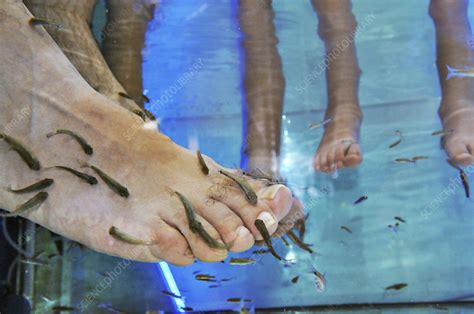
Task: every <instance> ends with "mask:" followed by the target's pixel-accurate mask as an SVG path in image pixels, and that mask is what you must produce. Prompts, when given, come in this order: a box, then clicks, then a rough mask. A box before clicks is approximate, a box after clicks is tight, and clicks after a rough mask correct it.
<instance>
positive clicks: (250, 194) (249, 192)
mask: <svg viewBox="0 0 474 314" xmlns="http://www.w3.org/2000/svg"><path fill="white" fill-rule="evenodd" d="M219 172H220V173H221V174H223V175H225V176H226V177H228V178H230V179H232V180H233V181H234V182H235V183H237V185H238V186H239V187H240V189H241V190H242V191H243V192H244V194H245V197H246V198H247V200H248V201H249V203H250V204H252V205H257V201H258V197H257V194H256V193H255V191H254V190H253V189H252V187H251V186H250V184H249V183H248V182H247V181H246V180H244V179H242V178H241V177H239V176H237V175H235V174H233V173H230V172H227V171H225V170H219Z"/></svg>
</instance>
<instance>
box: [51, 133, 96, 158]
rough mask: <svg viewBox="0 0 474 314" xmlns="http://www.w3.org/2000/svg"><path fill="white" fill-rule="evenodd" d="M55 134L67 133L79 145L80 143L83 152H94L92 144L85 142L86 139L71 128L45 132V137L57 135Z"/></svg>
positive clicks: (89, 153)
mask: <svg viewBox="0 0 474 314" xmlns="http://www.w3.org/2000/svg"><path fill="white" fill-rule="evenodd" d="M57 134H67V135H69V136H72V137H73V138H74V139H75V140H76V141H77V142H78V143H79V145H81V147H82V150H83V151H84V153H86V154H87V155H92V154H93V153H94V149H93V148H92V146H90V145H89V143H87V141H86V140H85V139H84V138H83V137H82V136H80V135H77V134H76V133H74V132H73V131H71V130H66V129H59V130H56V131H54V132H51V133H48V134H46V137H47V138H51V137H52V136H54V135H57Z"/></svg>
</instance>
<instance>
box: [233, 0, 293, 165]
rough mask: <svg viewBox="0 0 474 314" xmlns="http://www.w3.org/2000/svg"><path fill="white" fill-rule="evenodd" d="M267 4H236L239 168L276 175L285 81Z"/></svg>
mask: <svg viewBox="0 0 474 314" xmlns="http://www.w3.org/2000/svg"><path fill="white" fill-rule="evenodd" d="M273 16H274V13H273V9H272V1H271V0H259V1H255V0H240V1H239V21H240V27H241V30H242V33H243V43H242V46H243V53H244V63H245V73H244V88H245V105H244V112H245V113H244V116H245V118H244V119H245V125H244V133H245V139H244V141H245V142H244V144H243V147H242V149H243V153H244V155H245V157H244V158H246V159H245V160H244V161H243V165H242V166H243V168H245V169H247V170H254V169H256V168H259V169H261V170H263V171H265V172H270V173H272V174H278V166H279V161H278V159H279V156H280V132H281V130H280V128H281V115H282V108H283V96H284V92H285V79H284V77H283V69H282V64H281V59H280V55H279V53H278V49H277V43H278V39H277V37H276V35H275V27H274V25H273Z"/></svg>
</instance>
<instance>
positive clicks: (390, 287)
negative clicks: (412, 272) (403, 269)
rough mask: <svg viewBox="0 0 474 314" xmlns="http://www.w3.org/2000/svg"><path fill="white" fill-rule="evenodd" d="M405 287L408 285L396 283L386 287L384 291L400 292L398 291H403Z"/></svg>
mask: <svg viewBox="0 0 474 314" xmlns="http://www.w3.org/2000/svg"><path fill="white" fill-rule="evenodd" d="M407 286H408V284H406V283H396V284H394V285H391V286H388V287H386V288H385V290H400V289H403V288H405V287H407Z"/></svg>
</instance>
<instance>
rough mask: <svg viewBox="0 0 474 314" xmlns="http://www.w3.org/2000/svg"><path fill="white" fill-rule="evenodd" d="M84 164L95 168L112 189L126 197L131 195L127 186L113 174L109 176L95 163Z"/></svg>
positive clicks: (83, 163)
mask: <svg viewBox="0 0 474 314" xmlns="http://www.w3.org/2000/svg"><path fill="white" fill-rule="evenodd" d="M82 165H83V166H84V167H89V168H91V169H92V170H94V171H95V173H97V175H99V177H101V178H102V180H104V182H105V183H106V184H107V186H108V187H109V188H110V189H111V190H112V191H114V192H116V193H117V194H118V195H120V196H122V197H125V198H127V197H129V196H130V193H129V192H128V189H127V188H126V187H124V186H123V185H121V184H120V183H118V182H117V181H116V180H115V179H113V178H112V177H111V176H109V175H108V174H106V173H105V172H103V171H102V170H100V169H99V168H97V167H95V166H93V165H89V164H88V163H87V162H82Z"/></svg>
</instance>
